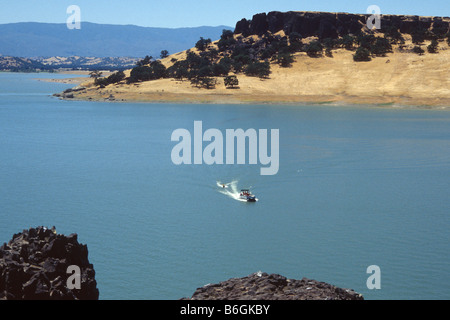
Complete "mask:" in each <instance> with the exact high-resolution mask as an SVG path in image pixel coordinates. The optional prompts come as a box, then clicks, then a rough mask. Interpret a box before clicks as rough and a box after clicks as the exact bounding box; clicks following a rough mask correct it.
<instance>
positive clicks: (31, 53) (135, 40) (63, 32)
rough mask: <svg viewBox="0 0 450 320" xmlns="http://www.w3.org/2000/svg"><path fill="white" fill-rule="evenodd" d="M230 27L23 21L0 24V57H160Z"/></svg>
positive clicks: (189, 46) (217, 34)
mask: <svg viewBox="0 0 450 320" xmlns="http://www.w3.org/2000/svg"><path fill="white" fill-rule="evenodd" d="M223 29H228V30H234V28H233V27H228V26H218V27H195V28H174V29H170V28H150V27H139V26H134V25H107V24H96V23H90V22H82V23H81V29H80V30H76V29H73V30H70V29H68V28H67V26H66V24H64V23H61V24H55V23H37V22H23V23H10V24H0V55H3V56H14V57H26V58H37V57H56V56H59V57H73V56H79V57H99V58H106V57H134V58H142V57H145V56H146V55H152V56H154V57H159V54H160V52H161V50H168V51H169V53H171V54H172V53H176V52H180V51H183V50H186V49H189V48H191V47H193V45H194V44H195V43H196V41H198V40H199V39H200V37H204V38H211V39H212V40H213V41H214V40H217V39H219V38H220V35H221V34H222V30H223Z"/></svg>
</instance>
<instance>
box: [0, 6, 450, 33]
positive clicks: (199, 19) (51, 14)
mask: <svg viewBox="0 0 450 320" xmlns="http://www.w3.org/2000/svg"><path fill="white" fill-rule="evenodd" d="M73 4H74V5H78V6H79V7H80V9H81V19H82V21H89V22H96V23H108V24H134V25H139V26H145V27H165V28H176V27H197V26H219V25H229V26H234V25H235V24H236V22H237V21H238V20H240V19H242V18H251V17H252V16H253V14H255V13H260V12H269V11H291V10H292V11H328V12H350V13H365V12H366V9H367V7H368V6H370V5H377V6H379V7H380V8H381V13H382V14H410V15H423V16H450V4H449V0H428V1H423V0H422V1H419V0H411V1H397V0H370V1H364V0H362V1H361V0H346V1H332V0H314V1H312V0H306V1H305V0H258V1H255V0H220V1H218V0H195V1H189V0H165V1H154V0H126V1H123V0H109V1H106V0H69V1H67V0H0V8H1V9H0V23H10V22H25V21H27V22H28V21H34V22H55V23H65V22H66V19H67V17H68V15H67V13H66V9H67V7H68V6H69V5H73Z"/></svg>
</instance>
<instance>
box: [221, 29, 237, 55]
mask: <svg viewBox="0 0 450 320" xmlns="http://www.w3.org/2000/svg"><path fill="white" fill-rule="evenodd" d="M235 44H236V39H234V33H233V31H231V30H225V29H224V30H223V31H222V35H221V37H220V40H219V41H218V42H217V47H218V48H219V51H220V52H223V51H225V50H227V49H229V48H231V47H232V46H233V45H235Z"/></svg>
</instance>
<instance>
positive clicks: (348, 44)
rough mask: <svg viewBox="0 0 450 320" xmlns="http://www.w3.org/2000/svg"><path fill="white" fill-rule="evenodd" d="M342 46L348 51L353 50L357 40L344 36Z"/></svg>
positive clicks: (341, 40) (341, 41)
mask: <svg viewBox="0 0 450 320" xmlns="http://www.w3.org/2000/svg"><path fill="white" fill-rule="evenodd" d="M339 42H340V44H341V46H342V47H343V48H345V49H347V50H353V49H354V48H355V47H354V45H355V38H354V37H352V36H351V35H348V34H346V35H344V36H343V37H342V39H340V41H339Z"/></svg>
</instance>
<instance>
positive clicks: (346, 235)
mask: <svg viewBox="0 0 450 320" xmlns="http://www.w3.org/2000/svg"><path fill="white" fill-rule="evenodd" d="M43 77H47V78H54V77H64V76H62V75H52V74H38V75H36V74H11V73H0V242H7V241H9V240H10V239H11V237H12V235H13V234H14V233H17V232H20V231H22V230H23V229H26V228H29V227H36V226H40V225H44V226H53V225H55V226H56V227H57V230H58V232H59V233H64V234H70V233H78V234H79V241H80V242H82V243H85V244H87V245H88V248H89V257H90V261H91V263H93V264H94V267H95V270H96V272H97V275H96V279H97V282H98V287H99V290H100V298H101V299H179V298H182V297H186V296H190V295H192V293H193V292H194V291H195V289H196V288H197V287H201V286H203V285H205V284H208V283H216V282H220V281H223V280H227V279H229V278H233V277H243V276H247V275H249V274H251V273H253V272H257V271H260V270H261V271H264V272H268V273H279V274H282V275H285V276H287V277H290V278H296V279H301V278H303V277H308V278H312V279H316V280H319V281H325V282H329V283H332V284H334V285H337V286H340V287H344V288H352V289H354V290H356V291H358V292H361V293H362V294H364V296H365V297H366V299H448V298H450V284H449V283H450V281H449V280H450V279H449V270H450V254H449V252H450V245H449V240H450V239H449V230H450V219H449V212H450V200H449V189H450V188H449V187H450V112H446V111H436V110H434V111H430V110H409V109H401V110H400V109H395V108H376V107H368V106H367V107H364V106H362V107H358V108H356V107H331V106H330V107H327V106H307V105H305V106H269V105H244V106H238V105H192V104H190V105H180V104H142V103H141V104H133V103H120V104H119V103H95V102H75V101H60V100H58V99H56V98H53V97H52V96H51V94H52V93H54V92H60V91H62V90H64V89H65V88H67V87H70V85H64V84H55V83H45V82H38V81H36V80H35V78H43ZM195 120H201V121H203V126H204V129H208V128H217V129H220V130H223V132H225V130H226V129H237V128H243V129H249V128H255V129H280V171H279V173H278V175H276V176H270V177H267V176H266V177H263V176H261V175H260V174H259V169H260V165H257V166H248V165H246V166H237V165H235V166H206V165H203V166H179V167H177V166H175V165H173V163H172V161H171V150H172V148H173V147H174V146H175V143H173V142H171V140H170V138H171V134H172V132H173V131H174V130H175V129H178V128H186V129H188V130H191V132H192V131H193V124H194V121H195ZM217 181H222V182H232V181H234V182H235V186H236V187H237V188H252V191H253V192H254V193H256V194H257V196H258V198H259V199H260V201H259V202H258V203H256V204H253V205H250V204H247V203H242V202H239V201H235V200H234V199H232V198H231V197H228V196H226V195H224V194H222V193H221V192H220V191H221V190H219V188H218V187H217V184H216V183H217ZM371 265H378V266H380V268H381V271H382V289H381V290H377V291H371V290H368V289H367V286H366V281H367V278H368V276H369V275H368V274H366V270H367V267H369V266H371Z"/></svg>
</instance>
